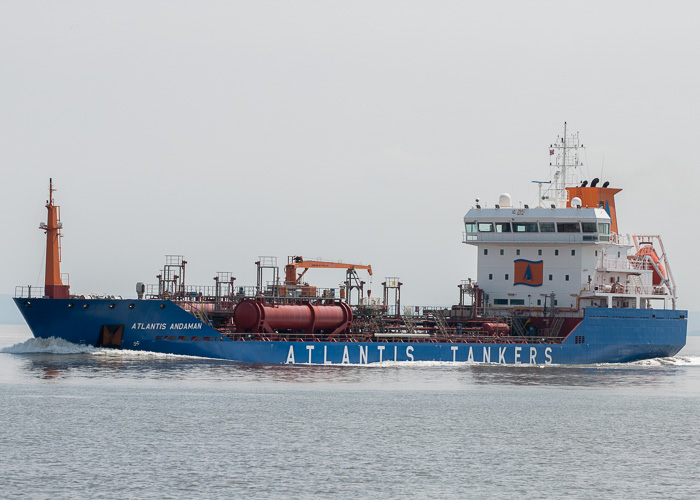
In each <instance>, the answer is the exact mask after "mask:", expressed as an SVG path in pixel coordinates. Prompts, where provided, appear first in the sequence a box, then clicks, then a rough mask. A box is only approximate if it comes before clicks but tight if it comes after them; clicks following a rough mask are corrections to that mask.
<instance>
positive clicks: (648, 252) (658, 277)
mask: <svg viewBox="0 0 700 500" xmlns="http://www.w3.org/2000/svg"><path fill="white" fill-rule="evenodd" d="M637 255H638V256H643V257H647V258H649V259H650V260H651V261H652V262H653V263H654V265H655V266H656V269H658V271H657V270H656V269H655V270H654V274H653V277H652V283H653V284H654V286H658V285H660V284H661V282H662V281H663V280H665V279H666V269H665V268H664V266H663V264H661V260H660V259H659V256H658V255H657V254H656V250H654V247H653V246H651V245H644V246H642V247H640V248H639V251H638V252H637ZM652 268H653V267H652Z"/></svg>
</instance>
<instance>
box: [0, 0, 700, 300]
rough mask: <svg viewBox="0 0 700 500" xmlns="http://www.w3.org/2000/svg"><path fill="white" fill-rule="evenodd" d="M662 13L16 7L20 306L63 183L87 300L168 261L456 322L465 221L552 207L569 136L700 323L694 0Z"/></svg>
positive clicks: (9, 209)
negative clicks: (367, 298) (305, 261)
mask: <svg viewBox="0 0 700 500" xmlns="http://www.w3.org/2000/svg"><path fill="white" fill-rule="evenodd" d="M649 5H650V4H646V3H645V4H642V3H632V2H624V3H623V2H562V1H553V2H479V3H469V2H414V1H400V2H376V1H372V2H330V1H323V2H321V1H319V2H266V1H256V2H231V1H222V2H194V1H191V2H182V1H181V2H173V1H162V2H155V1H149V2H87V1H85V2H76V1H66V2H31V1H7V0H5V1H2V2H0V89H1V92H0V155H1V156H0V158H1V165H2V166H1V168H2V181H1V184H0V185H1V190H0V204H1V205H0V208H1V210H2V214H3V217H2V221H3V234H4V237H3V238H2V240H3V243H2V250H1V252H2V253H1V257H2V272H1V273H0V291H1V292H2V293H12V291H13V290H14V286H15V285H19V284H37V283H38V284H43V275H41V274H40V270H41V266H42V260H43V253H44V239H43V238H44V236H43V233H42V232H40V231H39V230H38V229H37V226H38V223H39V222H41V221H43V220H45V209H44V207H43V204H44V202H45V200H46V196H47V184H48V178H49V177H50V176H52V177H53V178H54V181H55V183H56V185H57V187H58V189H59V191H58V192H57V193H56V200H57V202H58V203H59V204H60V205H61V206H62V218H63V222H64V226H65V231H64V234H65V237H64V238H63V271H64V272H69V273H70V275H71V281H70V283H71V289H72V291H73V292H74V293H116V294H122V295H134V284H135V283H136V282H137V281H145V282H148V283H153V282H155V275H156V274H157V272H158V270H159V269H160V268H161V267H162V264H163V260H164V255H165V254H166V253H172V254H184V255H185V256H186V258H187V260H188V261H189V263H190V264H189V268H188V282H189V283H190V284H211V278H212V277H213V276H214V275H215V273H216V272H217V271H233V273H234V275H235V276H236V277H237V278H238V281H237V283H238V284H240V285H248V284H250V285H252V284H254V282H255V267H254V264H253V263H254V262H255V260H256V259H257V256H258V255H274V256H277V257H279V261H280V263H281V264H283V263H285V262H286V256H287V255H303V256H305V257H307V258H309V257H321V258H324V259H328V260H343V261H345V262H358V263H364V264H372V266H373V267H374V269H375V276H374V279H373V289H374V294H375V295H380V294H381V287H380V283H381V281H382V280H383V277H385V276H400V277H401V279H402V281H403V283H404V290H403V292H404V293H403V298H404V303H405V304H450V303H453V302H455V301H456V300H457V298H458V295H457V284H458V283H459V281H460V280H461V279H466V278H467V277H475V276H476V253H475V250H474V249H473V248H471V247H468V246H466V245H464V244H462V243H461V238H462V231H463V226H462V217H463V215H464V213H465V212H466V211H467V210H468V209H469V207H470V206H471V205H472V204H473V200H474V198H475V197H476V196H479V197H480V198H481V199H482V200H483V201H485V202H487V203H489V204H493V203H495V202H497V198H498V194H499V193H501V192H504V191H507V192H509V193H510V194H511V195H512V196H513V200H514V201H515V202H516V203H517V202H518V201H522V202H523V203H532V202H533V201H534V199H535V197H536V193H537V190H536V187H535V186H534V185H533V184H531V182H530V181H531V180H544V179H546V178H547V176H548V174H549V168H548V162H549V157H548V145H549V144H550V143H551V142H552V141H553V140H554V139H555V137H556V135H557V134H560V133H561V131H562V130H561V129H562V125H563V122H564V121H565V120H567V121H568V123H569V124H570V128H572V129H573V130H578V131H580V133H581V139H582V142H583V144H584V145H586V146H587V156H586V157H584V161H585V163H586V165H585V166H584V177H586V178H592V177H596V176H600V174H601V171H602V177H603V180H609V181H611V186H612V187H620V188H623V189H624V191H623V192H622V193H621V194H620V195H618V201H617V203H618V213H619V218H620V230H621V232H624V233H635V232H643V233H652V234H656V233H660V234H661V235H662V237H663V240H664V243H665V245H666V248H667V250H668V252H669V255H670V258H671V266H672V270H673V272H674V275H675V277H676V281H677V283H678V288H679V290H678V291H679V297H680V303H679V306H680V307H684V308H691V309H692V308H693V307H694V304H697V303H698V302H699V301H700V291H698V290H697V289H696V288H694V282H693V277H694V276H695V275H696V269H697V267H696V266H697V262H696V261H697V259H696V258H695V253H696V252H697V249H696V248H695V245H694V243H696V242H697V241H699V240H700V238H698V237H697V235H695V233H694V231H695V230H696V228H697V223H696V221H695V212H696V210H695V203H694V202H695V198H696V197H697V194H696V192H697V186H698V185H699V184H700V182H698V181H700V175H699V174H698V169H697V163H698V160H697V155H696V154H695V153H696V152H695V149H694V146H695V144H696V140H697V138H698V137H699V136H700V125H699V122H698V119H697V117H698V115H699V113H698V111H700V109H699V102H700V98H699V97H698V89H700V81H699V80H700V78H699V75H700V69H698V60H699V58H698V56H699V54H698V52H699V47H700V34H699V33H700V31H698V29H697V26H696V24H697V20H698V18H700V8H699V7H698V4H697V3H694V2H671V3H664V4H663V5H661V4H660V3H656V4H654V6H653V7H652V6H649ZM307 276H308V278H309V280H310V281H312V282H314V283H316V284H318V285H321V286H333V285H336V284H337V283H338V282H339V281H340V280H341V279H342V278H343V273H342V272H340V271H339V272H333V271H321V270H318V271H310V272H309V273H308V274H307Z"/></svg>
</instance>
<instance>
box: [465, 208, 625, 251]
mask: <svg viewBox="0 0 700 500" xmlns="http://www.w3.org/2000/svg"><path fill="white" fill-rule="evenodd" d="M610 224H611V221H610V216H609V215H608V213H607V212H606V211H605V209H603V208H580V207H578V208H500V207H499V208H472V209H471V210H469V212H467V214H466V215H465V216H464V227H465V232H464V243H467V244H472V245H474V244H478V243H491V242H494V243H495V242H503V243H516V242H517V243H595V242H599V241H600V242H606V243H607V242H609V241H610Z"/></svg>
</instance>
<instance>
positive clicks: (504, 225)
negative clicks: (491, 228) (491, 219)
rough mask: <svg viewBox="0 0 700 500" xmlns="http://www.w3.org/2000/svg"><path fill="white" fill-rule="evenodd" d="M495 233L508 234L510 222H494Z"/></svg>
mask: <svg viewBox="0 0 700 500" xmlns="http://www.w3.org/2000/svg"><path fill="white" fill-rule="evenodd" d="M496 232H497V233H510V222H496Z"/></svg>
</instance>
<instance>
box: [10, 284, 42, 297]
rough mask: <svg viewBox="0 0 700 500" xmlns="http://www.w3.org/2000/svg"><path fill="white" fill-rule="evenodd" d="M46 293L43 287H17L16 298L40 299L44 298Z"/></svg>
mask: <svg viewBox="0 0 700 500" xmlns="http://www.w3.org/2000/svg"><path fill="white" fill-rule="evenodd" d="M44 295H45V291H44V287H43V286H31V285H27V286H16V287H15V298H18V299H40V298H42V297H44Z"/></svg>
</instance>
